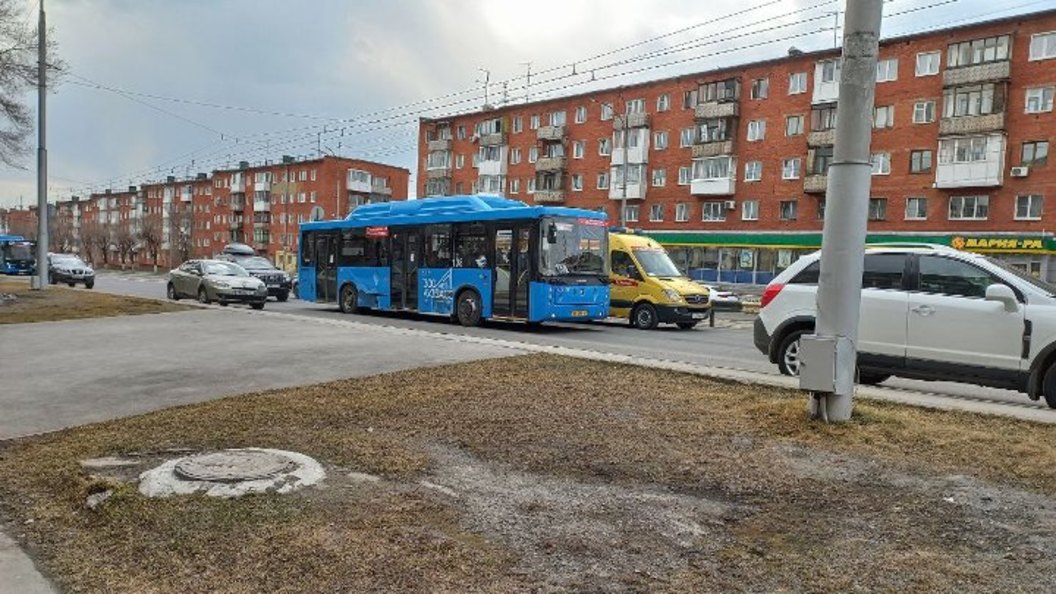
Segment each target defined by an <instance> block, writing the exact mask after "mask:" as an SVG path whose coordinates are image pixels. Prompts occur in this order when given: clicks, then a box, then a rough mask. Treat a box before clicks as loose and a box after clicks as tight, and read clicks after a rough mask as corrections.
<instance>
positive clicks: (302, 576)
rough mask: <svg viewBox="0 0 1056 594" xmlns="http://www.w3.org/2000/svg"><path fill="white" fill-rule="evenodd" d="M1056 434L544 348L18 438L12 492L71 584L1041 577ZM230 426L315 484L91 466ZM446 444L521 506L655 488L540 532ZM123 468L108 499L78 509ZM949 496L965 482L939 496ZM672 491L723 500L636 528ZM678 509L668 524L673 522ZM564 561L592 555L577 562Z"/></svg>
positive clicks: (498, 586)
mask: <svg viewBox="0 0 1056 594" xmlns="http://www.w3.org/2000/svg"><path fill="white" fill-rule="evenodd" d="M1052 431H1053V430H1052V428H1051V427H1048V426H1041V425H1036V424H1031V423H1027V422H1022V421H1015V420H1008V419H1002V418H991V417H982V416H977V415H972V414H965V413H954V412H936V411H928V410H921V409H914V408H908V407H900V406H895V405H887V404H877V403H864V402H861V403H858V405H857V409H856V414H855V418H854V419H853V420H852V422H850V423H847V424H845V425H840V426H835V425H828V426H827V425H821V424H816V423H811V422H809V421H807V420H806V419H805V403H804V402H803V400H802V399H801V397H800V396H799V394H798V393H795V392H792V391H782V390H774V389H770V388H762V387H757V386H755V387H753V386H742V385H738V384H728V383H722V382H717V381H711V380H707V379H702V378H698V377H693V376H688V375H681V374H674V373H668V372H662V371H655V370H649V369H642V368H637V367H628V366H622V365H615V364H605V363H597V362H587V361H582V360H576V359H566V358H559V357H552V356H542V355H536V356H527V357H517V358H511V359H502V360H491V361H482V362H475V363H467V364H460V365H453V366H447V367H442V368H434V369H424V370H415V371H408V372H401V373H395V374H388V375H382V376H376V377H371V378H366V379H357V380H347V381H339V382H332V383H329V384H322V385H315V386H307V387H302V388H296V389H289V390H274V391H268V392H262V393H256V394H249V395H245V396H239V397H233V398H228V399H224V400H219V401H215V402H209V403H205V404H199V405H193V406H186V407H180V408H175V409H170V410H166V411H161V412H157V413H151V414H148V415H144V416H139V417H134V418H128V419H122V420H118V421H113V422H108V423H102V424H98V425H92V426H86V427H82V428H77V429H72V430H68V431H64V432H60V433H56V434H51V435H46V436H41V437H34V438H26V439H21V440H18V441H14V442H9V443H7V444H5V445H3V446H0V511H2V514H3V516H4V517H6V519H8V520H9V521H10V522H12V525H13V526H15V527H16V530H17V532H16V534H21V535H22V537H23V540H24V542H25V543H26V544H27V545H28V547H29V548H30V550H31V551H32V552H33V553H34V554H35V555H36V557H37V559H38V560H39V562H40V563H41V564H42V565H43V567H45V568H46V569H47V571H48V572H49V573H50V574H51V575H52V576H54V577H55V579H56V580H57V581H58V582H59V583H60V584H61V585H62V586H63V587H65V588H67V589H69V590H70V591H121V592H146V591H156V592H186V591H228V592H255V591H263V590H267V591H283V590H286V591H297V592H304V591H376V590H386V591H422V592H425V591H430V592H433V591H452V592H453V591H459V592H464V591H491V592H506V591H513V590H529V589H540V588H541V589H547V588H558V589H570V590H623V589H627V590H668V591H686V590H694V591H704V590H707V591H730V590H755V591H772V590H778V589H789V590H793V591H795V590H818V591H846V590H851V589H863V588H864V589H866V590H895V589H907V590H936V589H937V590H961V591H965V590H972V589H979V590H991V591H1008V590H1017V589H1036V590H1045V589H1048V586H1051V585H1052V580H1053V579H1054V578H1053V576H1054V575H1056V571H1054V569H1056V566H1054V565H1056V561H1054V557H1053V556H1052V555H1051V549H1048V550H1043V551H1042V552H1040V553H1039V552H1038V551H1036V550H1035V548H1038V549H1039V550H1041V549H1044V548H1045V547H1051V546H1056V534H1054V532H1056V528H1053V525H1056V524H1048V525H1047V524H1046V523H1045V522H1046V521H1050V522H1051V520H1052V518H1051V517H1049V520H1045V521H1042V520H1039V517H1038V516H1037V515H1036V514H1040V513H1042V512H1040V511H1038V510H1042V509H1051V508H1054V507H1056V506H1053V500H1054V498H1056V468H1054V461H1056V440H1053V439H1052V436H1053V433H1052ZM240 446H259V447H274V448H282V449H291V450H296V451H300V452H303V453H306V454H309V455H311V456H314V457H316V458H317V459H319V460H320V461H321V462H323V464H324V465H325V466H326V467H327V469H328V473H329V476H328V478H327V480H326V481H324V485H325V488H321V489H310V490H306V491H302V492H300V493H299V494H295V495H291V496H286V497H272V496H258V497H249V498H244V499H240V500H232V501H218V500H212V499H207V498H202V497H180V498H173V499H168V500H146V499H144V498H142V497H141V496H139V495H138V493H137V492H136V490H135V487H134V486H133V485H128V484H119V483H111V482H106V481H103V482H100V479H98V478H93V477H90V476H88V475H87V474H86V473H85V472H84V471H83V470H81V469H80V467H79V466H78V463H77V461H78V460H80V459H83V458H87V457H92V456H100V455H108V454H115V453H129V452H142V451H147V450H158V449H162V448H171V447H180V448H192V449H194V450H210V449H216V448H224V447H240ZM440 451H445V452H450V451H454V452H461V453H462V454H464V455H465V456H467V457H469V459H472V460H475V461H477V462H476V464H478V465H479V466H480V467H482V468H487V469H489V471H490V472H492V474H490V475H488V476H492V477H493V478H491V479H489V480H493V481H502V480H506V479H503V478H501V477H506V476H519V477H527V479H528V481H529V483H530V484H533V485H539V488H540V489H542V490H543V491H544V493H543V495H541V496H539V498H538V499H532V500H531V501H529V502H528V503H526V504H524V505H520V506H519V507H517V511H516V513H517V514H518V515H519V516H521V517H519V518H513V517H509V518H507V519H508V520H509V521H510V524H509V525H510V526H513V525H518V524H514V523H513V522H514V520H517V521H520V522H526V523H527V524H519V525H520V526H525V525H528V526H532V525H536V526H544V527H547V526H548V524H547V522H551V521H553V517H561V516H560V514H559V512H561V511H562V508H564V507H566V506H568V505H571V504H572V503H569V500H568V499H567V495H566V496H561V495H559V494H556V493H550V492H546V491H545V490H546V489H556V488H558V487H554V486H553V485H559V486H560V485H566V486H567V485H571V486H572V487H575V488H576V489H580V488H582V489H588V490H589V489H596V490H597V492H598V493H602V494H604V493H610V492H618V493H627V494H629V496H628V498H625V499H627V500H631V501H640V505H637V504H636V506H635V507H633V508H632V509H631V510H629V511H628V510H620V509H617V507H618V506H617V505H615V504H614V503H613V502H612V501H610V500H609V499H606V497H607V495H599V496H598V499H597V501H596V502H591V501H588V502H587V504H586V505H587V506H588V507H587V510H588V511H585V512H583V513H579V515H577V525H579V524H580V523H582V526H580V528H576V530H580V532H576V533H575V534H573V535H571V536H570V535H569V534H567V533H566V532H565V530H567V527H566V526H565V525H560V524H555V525H554V526H553V531H552V533H551V536H549V537H546V538H543V539H541V540H538V539H537V540H533V537H532V536H531V535H527V536H526V535H525V534H524V533H523V532H522V531H521V530H519V529H511V528H508V527H507V523H506V521H505V520H503V521H500V522H498V523H495V522H492V523H488V521H486V520H487V518H486V517H485V516H487V514H488V513H490V512H491V511H494V510H492V509H491V508H488V507H487V505H485V509H483V510H481V509H475V508H474V505H475V504H472V503H471V500H472V497H470V495H469V494H468V493H467V494H464V495H463V496H462V497H458V498H454V499H450V498H444V497H441V496H437V494H436V493H431V492H428V491H427V490H423V489H421V488H418V487H417V481H418V480H419V479H420V478H422V477H430V480H433V481H439V482H444V479H445V476H448V478H450V476H449V475H445V474H444V473H445V472H447V470H445V466H444V462H442V460H441V458H442V456H438V455H437V452H440ZM462 454H460V455H462ZM349 470H355V471H357V472H367V473H374V474H377V475H380V476H382V477H383V478H384V480H383V481H382V483H381V485H382V486H380V487H371V488H366V487H364V486H363V485H361V484H354V483H352V482H350V481H349V480H348V479H346V478H345V477H344V475H345V474H346V473H347V471H349ZM435 477H439V478H435ZM494 477H500V478H494ZM448 484H451V485H456V482H454V479H450V480H449V481H448ZM547 485H550V486H547ZM107 486H109V487H111V488H114V489H116V495H115V497H114V498H112V499H111V500H109V501H107V502H106V503H105V504H104V505H103V507H102V508H100V510H98V511H94V512H92V511H88V510H87V509H85V507H84V500H85V497H86V496H87V495H88V494H89V493H90V492H93V491H95V490H98V489H100V488H104V487H107ZM497 487H501V485H498V486H497ZM572 487H569V488H572ZM458 488H462V487H456V490H457V489H458ZM561 488H564V487H561ZM496 492H501V489H498V490H497V491H496ZM950 493H953V495H955V496H956V498H958V499H957V503H956V504H953V503H949V502H944V498H945V497H946V496H947V495H948V494H950ZM562 497H565V499H562ZM665 497H678V498H682V499H683V500H686V501H689V502H690V503H691V504H693V505H696V504H695V503H693V502H698V503H701V505H704V504H707V505H714V506H717V507H721V508H722V509H724V510H725V511H722V512H721V513H717V515H713V516H709V515H707V513H705V512H699V511H694V512H692V513H688V514H683V515H680V516H678V523H682V524H684V523H689V524H693V525H696V526H698V529H699V531H700V532H701V533H700V534H697V535H696V536H694V537H691V538H690V537H679V538H688V541H687V542H682V541H681V540H679V539H675V538H673V537H670V535H668V534H665V533H664V530H662V529H657V530H648V531H646V530H642V529H632V528H633V526H637V525H638V524H636V522H639V521H640V520H641V517H639V516H649V515H651V514H653V513H654V512H653V511H650V510H651V509H653V507H651V506H654V505H658V504H655V503H654V502H656V501H663V500H664V498H665ZM961 499H963V501H961ZM478 503H479V502H478ZM497 503H501V502H497ZM573 503H574V502H573ZM576 504H577V505H583V502H582V501H580V502H578V503H576ZM664 505H666V504H664ZM980 506H982V507H980ZM986 506H990V507H986ZM1046 506H1048V507H1046ZM690 507H691V508H692V505H691V506H690ZM984 508H985V509H984ZM694 509H695V508H694ZM702 509H703V508H702ZM661 511H663V512H664V513H668V514H670V513H673V512H672V511H671V509H664V510H661ZM577 513H578V512H577ZM481 514H484V515H483V516H482V515H481ZM701 514H703V515H701ZM663 515H664V514H659V515H658V516H657V517H658V518H659V519H657V520H656V521H655V524H656V525H658V526H661V527H662V526H666V525H667V524H664V522H665V521H666V520H664V517H662V516H663ZM823 516H827V517H829V518H830V519H828V520H825V521H822V520H820V518H821V517H823ZM482 518H484V519H482ZM29 520H32V522H31V523H27V521H29ZM648 525H652V524H648ZM676 525H677V523H676ZM628 526H631V527H632V528H628ZM544 532H545V530H544ZM598 534H601V535H603V537H598V536H597V535H598ZM676 541H677V542H676ZM1038 555H1041V557H1040V558H1039V557H1038ZM836 557H840V558H841V559H842V560H841V562H840V564H833V563H830V561H829V560H830V559H833V558H836ZM628 559H629V561H628ZM642 559H646V560H648V562H646V563H640V562H641V560H642ZM569 563H571V564H572V565H571V566H573V567H578V568H580V569H577V570H575V571H571V570H568V569H562V568H563V567H565V566H566V565H568V564H569ZM599 567H600V568H601V569H597V568H599ZM583 568H586V569H583ZM590 568H594V569H590ZM606 568H607V569H606ZM852 568H853V570H852V571H850V572H848V570H851V569H852ZM1046 580H1047V581H1046Z"/></svg>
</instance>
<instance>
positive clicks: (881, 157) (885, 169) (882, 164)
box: [869, 153, 891, 175]
mask: <svg viewBox="0 0 1056 594" xmlns="http://www.w3.org/2000/svg"><path fill="white" fill-rule="evenodd" d="M869 161H870V162H872V164H873V175H890V174H891V153H873V154H872V156H871V157H870V158H869Z"/></svg>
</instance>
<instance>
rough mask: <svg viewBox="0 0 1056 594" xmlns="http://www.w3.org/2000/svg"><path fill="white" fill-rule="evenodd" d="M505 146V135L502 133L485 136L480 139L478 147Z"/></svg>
mask: <svg viewBox="0 0 1056 594" xmlns="http://www.w3.org/2000/svg"><path fill="white" fill-rule="evenodd" d="M504 144H506V135H505V134H503V133H502V132H496V133H494V134H485V135H483V136H481V137H480V146H502V145H504Z"/></svg>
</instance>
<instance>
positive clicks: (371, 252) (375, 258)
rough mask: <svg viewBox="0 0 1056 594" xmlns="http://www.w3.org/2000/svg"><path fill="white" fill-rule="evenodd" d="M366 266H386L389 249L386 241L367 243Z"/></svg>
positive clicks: (378, 240) (370, 241) (379, 240)
mask: <svg viewBox="0 0 1056 594" xmlns="http://www.w3.org/2000/svg"><path fill="white" fill-rule="evenodd" d="M366 265H367V266H388V265H389V249H388V240H387V239H374V240H368V241H367V260H366Z"/></svg>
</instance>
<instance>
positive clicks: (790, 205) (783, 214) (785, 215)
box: [778, 200, 796, 221]
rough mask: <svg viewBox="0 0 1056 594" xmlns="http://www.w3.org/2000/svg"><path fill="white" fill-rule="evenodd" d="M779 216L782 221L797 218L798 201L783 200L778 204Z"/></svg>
mask: <svg viewBox="0 0 1056 594" xmlns="http://www.w3.org/2000/svg"><path fill="white" fill-rule="evenodd" d="M778 218H779V219H781V220H782V221H794V220H796V201H795V200H782V201H781V202H780V203H779V204H778Z"/></svg>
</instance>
